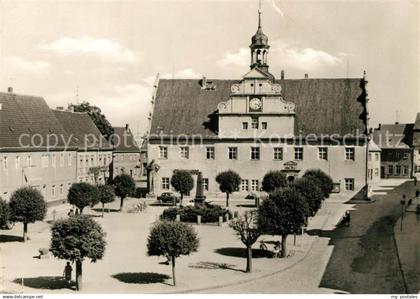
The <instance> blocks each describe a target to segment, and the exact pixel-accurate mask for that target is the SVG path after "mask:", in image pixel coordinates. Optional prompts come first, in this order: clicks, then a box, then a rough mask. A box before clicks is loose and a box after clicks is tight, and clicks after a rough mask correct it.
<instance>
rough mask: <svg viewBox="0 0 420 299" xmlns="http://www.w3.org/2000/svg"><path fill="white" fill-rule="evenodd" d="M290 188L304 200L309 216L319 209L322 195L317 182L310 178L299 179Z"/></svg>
mask: <svg viewBox="0 0 420 299" xmlns="http://www.w3.org/2000/svg"><path fill="white" fill-rule="evenodd" d="M291 187H292V188H294V189H296V190H297V191H298V192H299V193H300V194H301V195H303V197H304V198H305V199H306V201H307V202H308V205H309V214H308V215H307V216H308V217H309V216H314V215H315V214H316V212H317V211H318V210H319V208H320V207H321V203H322V199H323V198H324V195H323V193H322V190H321V188H320V187H319V186H318V184H317V181H316V180H314V179H311V178H305V177H303V178H300V179H297V180H296V181H294V182H293V184H292V186H291Z"/></svg>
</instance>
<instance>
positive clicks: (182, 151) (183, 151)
mask: <svg viewBox="0 0 420 299" xmlns="http://www.w3.org/2000/svg"><path fill="white" fill-rule="evenodd" d="M179 155H180V157H181V159H189V157H190V149H189V148H188V146H181V147H180V148H179Z"/></svg>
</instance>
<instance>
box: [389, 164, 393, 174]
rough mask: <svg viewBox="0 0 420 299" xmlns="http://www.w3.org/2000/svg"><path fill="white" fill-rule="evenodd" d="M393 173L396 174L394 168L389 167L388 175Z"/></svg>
mask: <svg viewBox="0 0 420 299" xmlns="http://www.w3.org/2000/svg"><path fill="white" fill-rule="evenodd" d="M393 173H394V166H393V165H388V174H393Z"/></svg>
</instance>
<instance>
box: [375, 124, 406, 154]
mask: <svg viewBox="0 0 420 299" xmlns="http://www.w3.org/2000/svg"><path fill="white" fill-rule="evenodd" d="M413 127H414V124H385V125H381V127H380V129H379V130H375V131H373V141H374V142H375V143H376V144H377V145H378V146H379V147H380V148H381V149H399V148H400V149H403V148H409V147H410V146H411V145H412V143H413Z"/></svg>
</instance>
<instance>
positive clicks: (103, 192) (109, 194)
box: [98, 185, 115, 217]
mask: <svg viewBox="0 0 420 299" xmlns="http://www.w3.org/2000/svg"><path fill="white" fill-rule="evenodd" d="M98 192H99V201H100V202H101V203H102V217H103V216H104V209H105V204H107V203H110V202H113V201H114V200H115V192H114V188H113V187H112V186H111V185H99V186H98Z"/></svg>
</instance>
